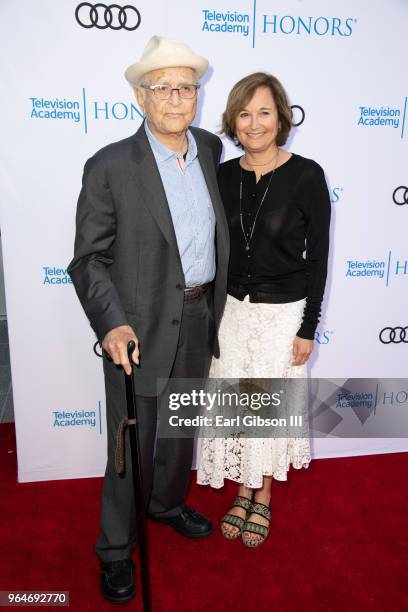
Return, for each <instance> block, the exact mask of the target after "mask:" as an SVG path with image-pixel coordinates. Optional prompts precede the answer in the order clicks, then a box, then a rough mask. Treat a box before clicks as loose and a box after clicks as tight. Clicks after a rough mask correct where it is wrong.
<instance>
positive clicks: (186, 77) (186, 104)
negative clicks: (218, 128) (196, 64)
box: [135, 67, 197, 134]
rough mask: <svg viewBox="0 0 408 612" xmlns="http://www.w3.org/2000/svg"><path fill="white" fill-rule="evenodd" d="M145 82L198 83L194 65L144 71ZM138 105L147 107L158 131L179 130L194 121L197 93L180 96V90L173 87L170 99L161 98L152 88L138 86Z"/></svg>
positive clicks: (148, 115)
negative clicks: (188, 96)
mask: <svg viewBox="0 0 408 612" xmlns="http://www.w3.org/2000/svg"><path fill="white" fill-rule="evenodd" d="M142 83H146V85H170V87H180V86H181V85H191V84H194V83H197V79H196V76H195V73H194V70H192V68H182V67H180V68H179V67H177V68H160V69H159V70H153V71H152V72H148V73H147V74H145V75H144V77H143V79H142ZM135 94H136V98H137V101H138V104H139V106H140V107H141V109H142V110H143V111H144V113H145V115H146V117H147V119H148V122H149V127H150V129H151V130H152V131H153V132H156V133H159V134H180V133H182V132H184V131H185V130H187V128H188V127H189V126H190V125H191V123H192V121H193V119H194V117H195V114H196V109H197V95H195V96H194V98H191V99H186V98H181V97H180V95H179V92H178V91H172V92H171V97H170V98H169V99H168V100H159V99H158V98H157V97H156V95H155V93H154V92H153V91H152V90H151V89H142V88H141V87H140V86H139V87H136V88H135Z"/></svg>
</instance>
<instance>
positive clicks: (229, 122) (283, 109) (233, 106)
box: [221, 72, 292, 147]
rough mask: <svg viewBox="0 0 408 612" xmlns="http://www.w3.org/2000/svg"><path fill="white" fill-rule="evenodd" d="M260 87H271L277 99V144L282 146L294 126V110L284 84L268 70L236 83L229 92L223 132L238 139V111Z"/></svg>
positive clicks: (223, 116) (274, 97) (223, 118)
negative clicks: (236, 127)
mask: <svg viewBox="0 0 408 612" xmlns="http://www.w3.org/2000/svg"><path fill="white" fill-rule="evenodd" d="M258 87H269V90H270V92H271V94H272V97H273V99H274V101H275V104H276V108H277V110H278V117H279V125H280V128H279V131H278V135H277V137H276V144H277V145H278V147H280V146H281V145H284V144H285V142H286V140H287V138H288V136H289V132H290V129H291V127H292V110H291V108H290V106H289V101H288V96H287V94H286V91H285V90H284V88H283V86H282V84H281V83H280V81H279V80H278V79H277V78H276V77H274V76H272V75H271V74H268V73H267V72H254V73H253V74H249V75H248V76H246V77H244V78H243V79H241V80H240V81H238V83H235V85H234V87H233V88H232V89H231V91H230V93H229V96H228V100H227V107H226V109H225V111H224V113H223V115H222V128H221V134H222V133H224V134H226V135H227V136H229V137H230V138H232V140H234V141H236V140H237V137H236V134H235V122H236V120H237V116H238V113H239V112H240V111H242V109H244V108H245V106H246V105H247V104H248V102H249V101H250V100H251V98H252V96H253V95H254V93H255V91H256V90H257V89H258Z"/></svg>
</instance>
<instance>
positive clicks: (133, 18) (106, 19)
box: [75, 2, 141, 32]
mask: <svg viewBox="0 0 408 612" xmlns="http://www.w3.org/2000/svg"><path fill="white" fill-rule="evenodd" d="M75 19H76V20H77V22H78V23H79V25H80V26H81V27H83V28H98V30H106V29H107V28H110V29H111V30H128V31H129V32H131V31H132V30H136V29H137V28H138V27H139V26H140V21H141V16H140V13H139V11H138V10H137V8H136V7H134V6H131V5H130V4H127V5H126V6H119V4H110V5H109V6H107V5H106V4H100V3H99V2H98V3H97V4H90V3H89V2H81V4H78V6H77V7H76V10H75Z"/></svg>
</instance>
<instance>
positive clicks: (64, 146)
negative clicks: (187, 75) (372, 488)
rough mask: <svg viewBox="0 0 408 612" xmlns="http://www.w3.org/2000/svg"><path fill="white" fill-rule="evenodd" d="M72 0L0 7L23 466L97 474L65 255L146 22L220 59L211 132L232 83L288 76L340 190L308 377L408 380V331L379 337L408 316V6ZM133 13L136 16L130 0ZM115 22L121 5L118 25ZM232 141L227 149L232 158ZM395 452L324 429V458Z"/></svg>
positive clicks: (99, 439)
mask: <svg viewBox="0 0 408 612" xmlns="http://www.w3.org/2000/svg"><path fill="white" fill-rule="evenodd" d="M119 3H120V4H121V5H122V6H124V5H125V4H126V3H125V2H124V1H123V0H119ZM79 4H80V2H77V1H72V0H60V1H59V2H55V1H53V0H36V1H32V0H18V1H17V0H14V1H12V0H3V1H2V3H1V5H0V17H1V19H0V24H1V25H0V28H1V41H2V45H3V50H2V53H1V60H0V61H1V68H2V83H3V85H4V88H3V95H2V112H1V128H2V139H1V178H0V180H1V189H2V198H1V206H2V208H1V231H2V241H3V250H4V253H3V255H4V268H5V283H6V300H7V314H8V323H9V338H10V351H11V366H12V378H13V393H14V407H15V417H16V427H17V444H18V464H19V472H18V478H19V480H20V481H21V482H24V481H32V480H47V479H54V478H71V477H82V476H95V475H101V474H102V473H103V469H104V463H105V425H104V408H105V402H104V388H103V378H102V370H101V363H100V360H99V359H97V358H96V357H95V356H94V354H93V352H92V345H93V343H94V340H95V338H94V335H93V332H92V330H91V328H90V326H89V324H88V322H87V320H86V318H85V315H84V314H83V312H82V310H81V307H80V305H79V302H78V300H77V298H76V295H75V291H74V289H73V286H72V284H71V283H70V281H69V278H68V277H67V276H66V267H67V264H68V262H69V261H70V260H71V258H72V254H73V240H74V217H75V208H76V200H77V197H78V193H79V189H80V181H81V175H82V168H83V164H84V162H85V161H86V159H87V158H88V157H89V156H91V155H92V154H93V153H94V152H95V151H96V150H97V149H98V148H100V147H102V146H104V145H105V144H107V143H109V142H111V141H113V140H119V139H120V138H123V137H125V136H128V135H130V134H132V133H133V132H135V131H136V130H137V129H138V127H139V126H140V123H141V116H140V113H139V112H138V109H137V107H136V102H135V100H134V99H133V93H132V90H131V89H130V87H129V86H128V84H127V82H126V81H125V79H124V77H123V71H124V69H125V68H126V67H127V66H128V64H130V63H131V62H132V61H135V60H136V59H137V58H138V57H139V56H140V54H141V52H142V49H143V48H144V46H145V44H146V42H147V40H148V39H149V38H150V37H151V36H152V35H153V34H161V35H167V36H172V37H174V38H178V39H180V40H182V41H183V42H186V43H187V44H190V45H191V46H192V47H193V49H194V50H195V51H197V52H198V53H201V54H203V55H205V56H207V57H208V58H209V59H210V64H211V69H210V71H209V73H208V74H207V75H206V77H205V79H204V84H203V87H202V90H201V92H200V110H199V113H198V115H197V118H196V122H195V123H196V124H197V125H200V126H201V127H204V128H206V129H208V130H211V131H216V130H217V129H219V125H220V117H221V113H222V111H223V110H224V106H225V102H226V97H227V94H228V92H229V90H230V89H231V87H232V85H233V84H234V83H235V82H236V81H237V80H238V79H240V78H241V77H243V76H245V75H246V74H249V73H250V72H254V71H259V70H266V71H269V72H271V73H273V74H275V75H276V76H277V77H278V78H279V79H281V81H282V82H283V84H284V86H285V88H286V89H287V91H288V94H289V97H290V100H291V103H292V104H293V105H297V106H300V107H301V109H303V111H304V121H303V123H302V124H301V125H300V126H299V127H297V128H295V129H294V130H293V133H292V135H291V137H290V141H289V143H288V148H289V149H290V150H292V151H294V152H297V153H300V154H302V155H304V156H306V157H311V158H314V159H316V161H318V162H319V163H320V164H321V165H322V166H323V167H324V168H325V171H326V173H327V180H328V183H329V186H330V190H331V194H332V200H333V224H332V248H331V257H330V266H329V268H330V272H329V279H328V285H327V292H326V300H325V305H324V316H323V318H322V321H321V323H320V325H319V328H318V334H317V337H316V339H317V342H316V351H315V354H314V355H313V359H312V361H311V364H310V374H311V376H312V377H337V378H344V379H346V378H352V377H366V378H387V377H392V378H398V377H401V378H402V377H404V376H405V375H406V373H407V368H406V364H407V345H406V343H405V342H400V343H396V342H391V343H388V344H384V343H383V342H381V341H380V339H379V334H380V332H381V330H382V329H383V328H385V327H387V326H391V327H397V326H401V327H405V326H406V325H408V318H407V311H406V302H407V297H408V291H407V281H408V247H407V241H406V221H407V215H408V206H407V205H404V204H402V205H397V204H396V203H395V202H394V200H393V194H394V191H395V190H396V188H397V187H402V188H401V189H399V190H398V191H396V192H395V195H394V199H395V200H396V201H397V202H404V201H406V200H408V191H406V186H407V181H408V176H407V143H408V126H407V125H406V123H407V122H408V113H407V112H406V111H407V96H408V78H407V73H406V31H407V25H408V5H407V3H406V2H405V1H404V0H377V1H376V2H375V3H373V2H372V1H371V0H353V1H352V0H333V1H332V2H330V3H328V2H326V1H325V0H275V1H274V2H268V1H267V0H236V1H235V2H232V1H227V0H224V1H223V0H210V2H204V1H203V0H202V1H198V0H190V2H189V3H187V2H171V3H170V2H165V1H164V0H161V1H157V0H155V1H147V0H137V2H136V3H135V4H132V5H131V6H134V7H135V8H137V9H138V11H139V13H140V25H139V26H138V27H137V28H136V29H129V30H126V29H124V28H123V27H122V28H120V29H111V28H104V29H101V28H100V27H96V26H95V25H94V26H93V27H84V26H86V25H91V26H92V23H91V22H90V16H92V14H91V12H90V7H89V5H88V6H86V5H85V6H83V7H80V8H79V9H78V10H77V7H78V6H79ZM128 6H129V5H128ZM76 10H77V16H78V20H77V19H76V17H75V14H76ZM127 14H128V21H127V24H126V25H127V26H128V27H129V28H133V26H134V25H136V20H135V15H136V12H135V11H134V10H132V9H131V8H130V9H129V8H128V9H127ZM106 16H107V19H108V22H109V13H107V14H106V15H104V11H103V10H102V9H101V8H99V10H98V13H97V25H98V26H101V25H103V24H104V23H105V21H104V18H105V17H106ZM94 18H95V20H96V17H95V13H94ZM79 22H82V24H83V25H80V23H79ZM118 24H119V26H120V22H119V21H118V14H117V9H113V11H112V22H111V25H113V26H114V27H116V26H117V25H118ZM301 109H299V108H295V110H294V116H295V121H297V122H298V121H299V120H300V119H301V117H302V111H301ZM406 115H407V117H406ZM224 144H225V159H228V158H229V157H234V156H236V155H237V154H239V152H238V150H237V149H235V147H234V146H233V145H232V143H230V142H227V141H226V140H224ZM348 271H349V272H350V274H349V275H347V272H348ZM383 338H385V336H383ZM396 339H397V340H398V339H400V335H398V332H397V336H396ZM407 339H408V337H407ZM370 418H375V415H374V414H373V415H372V416H371V417H370ZM393 450H408V442H407V440H406V439H402V438H401V439H389V440H383V439H378V440H375V439H374V440H373V439H365V440H359V439H353V440H348V439H334V438H333V439H326V440H316V441H315V451H314V454H315V457H322V456H336V455H348V454H365V453H370V452H390V451H393Z"/></svg>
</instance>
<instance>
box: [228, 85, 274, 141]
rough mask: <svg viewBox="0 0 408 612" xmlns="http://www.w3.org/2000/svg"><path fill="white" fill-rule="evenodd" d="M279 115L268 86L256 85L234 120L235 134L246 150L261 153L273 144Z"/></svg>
mask: <svg viewBox="0 0 408 612" xmlns="http://www.w3.org/2000/svg"><path fill="white" fill-rule="evenodd" d="M278 127H279V116H278V110H277V108H276V104H275V100H274V99H273V97H272V94H271V90H270V89H269V87H258V89H256V90H255V93H254V95H253V96H252V98H251V100H250V101H249V102H248V104H247V105H246V107H245V108H243V109H242V110H241V111H240V112H239V113H238V116H237V118H236V121H235V134H236V137H237V138H238V140H239V142H240V143H241V144H242V146H243V147H244V149H245V150H246V151H248V152H250V153H251V152H254V153H261V152H263V151H267V150H268V149H269V148H270V147H271V146H274V145H275V141H276V136H277V134H278Z"/></svg>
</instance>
